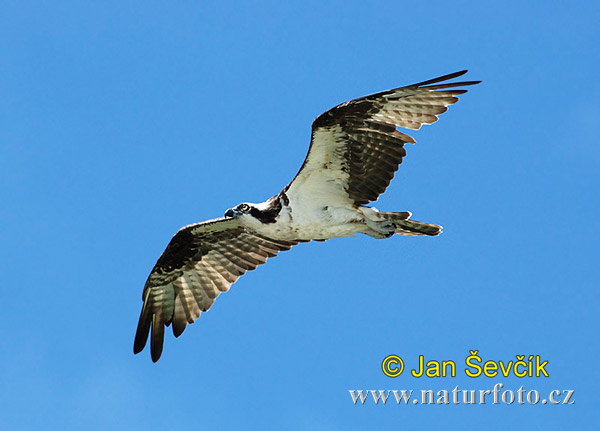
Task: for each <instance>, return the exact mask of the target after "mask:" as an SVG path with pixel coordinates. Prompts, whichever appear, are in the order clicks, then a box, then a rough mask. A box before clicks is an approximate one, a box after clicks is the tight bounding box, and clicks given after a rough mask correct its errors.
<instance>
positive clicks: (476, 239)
mask: <svg viewBox="0 0 600 431" xmlns="http://www.w3.org/2000/svg"><path fill="white" fill-rule="evenodd" d="M599 12H600V6H599V5H598V2H592V1H590V2H583V1H579V2H577V1H576V2H550V3H549V2H546V1H532V2H523V1H518V2H517V1H505V2H494V3H490V2H466V1H458V2H451V3H450V2H447V1H425V2H414V1H412V2H404V1H395V2H391V1H390V2H349V1H339V2H322V1H302V2H290V1H286V2H252V4H251V5H250V3H247V4H242V3H241V2H227V1H221V2H191V1H181V2H155V1H147V2H136V3H134V2H123V1H118V2H117V1H104V2H91V1H83V2H60V1H54V2H30V1H3V2H1V6H0V184H1V185H0V201H1V203H2V204H1V205H0V253H1V259H0V274H1V279H2V283H1V284H2V287H1V288H0V301H1V302H0V303H1V305H2V311H3V312H2V325H0V340H1V348H0V428H2V429H14V430H40V429H81V428H82V427H85V428H86V429H89V430H105V429H108V427H115V426H116V427H119V428H125V429H132V430H134V429H145V430H154V429H156V430H158V429H161V430H164V429H190V428H193V429H213V430H240V429H261V430H271V429H272V430H364V429H376V428H377V429H411V430H414V429H440V427H444V429H486V430H506V429H528V430H532V429H539V430H551V429H565V428H570V429H578V430H583V429H598V428H597V426H598V415H597V410H598V407H597V406H598V401H599V397H600V393H599V392H598V383H599V381H600V378H599V377H600V375H599V374H600V373H599V371H598V366H597V358H598V355H599V354H600V349H599V348H598V340H599V339H600V338H599V330H598V328H599V325H598V323H599V322H598V311H599V305H600V300H599V299H600V298H599V293H598V292H599V290H598V281H597V268H598V244H597V240H598V237H599V233H600V230H599V225H598V221H597V214H598V210H599V208H600V205H599V204H600V203H599V194H598V186H599V184H598V183H599V181H598V180H599V174H598V171H599V163H600V146H599V143H598V134H599V133H600V127H599V122H598V118H599V117H600V109H599V107H598V95H599V90H600V84H599V80H598V70H599V66H600V64H599V60H598V59H599V58H600V57H599V52H598V46H599V45H600V35H599V30H598V22H600V13H599ZM465 68H468V69H470V72H469V74H468V75H467V79H480V80H483V81H484V82H483V84H480V85H478V86H476V87H472V88H471V91H469V93H467V94H465V95H464V96H462V97H461V101H460V102H459V103H458V104H457V105H454V106H453V107H451V108H450V110H449V112H447V113H446V114H444V115H443V116H442V118H441V119H440V121H439V122H438V123H436V124H435V125H433V126H428V127H425V128H424V129H422V130H421V131H418V132H414V133H412V134H413V136H415V138H416V139H417V144H416V145H414V146H408V148H407V150H408V157H407V158H406V159H405V161H404V163H403V164H402V166H401V167H400V170H399V171H398V174H397V176H396V179H395V180H394V181H393V183H392V185H391V187H390V188H389V189H388V191H387V193H386V194H385V195H384V196H382V198H381V199H380V201H378V202H377V203H376V204H375V205H376V206H377V207H378V208H380V209H382V210H396V211H402V210H410V211H412V212H413V214H414V218H415V219H417V220H422V221H428V222H433V223H438V224H441V225H443V226H444V233H443V234H442V235H441V236H439V237H436V238H405V237H399V236H397V237H394V238H392V239H388V240H374V239H371V238H368V237H356V238H345V239H336V240H331V241H328V242H326V243H310V244H303V245H301V246H298V247H296V248H294V249H293V250H292V251H291V252H286V253H282V254H281V255H280V256H279V257H277V258H276V259H273V260H271V261H269V263H268V264H267V265H265V266H262V267H260V268H258V269H257V270H256V271H254V272H251V273H249V274H248V275H246V276H244V277H243V278H241V279H240V280H239V282H238V283H236V284H235V285H234V286H233V287H232V289H231V290H230V291H229V292H228V293H226V294H224V295H222V296H221V297H220V298H219V299H218V300H217V302H216V303H215V305H214V307H213V308H212V309H211V310H210V311H209V312H208V313H206V314H203V315H202V317H201V318H200V319H199V321H198V322H196V323H195V324H194V325H192V326H189V327H188V328H187V330H186V332H185V333H184V334H183V336H182V337H181V338H179V339H177V340H175V339H174V338H173V336H172V334H171V332H170V331H169V332H168V333H167V337H166V342H165V351H164V354H163V357H162V359H161V360H160V361H159V362H158V363H157V364H153V363H152V362H151V360H150V355H149V351H148V350H145V351H144V352H142V354H140V355H137V356H134V355H133V353H132V343H133V335H134V331H135V327H136V324H137V319H138V316H139V311H140V308H141V291H142V287H143V284H144V282H145V280H146V277H147V275H148V273H149V271H150V269H151V268H152V266H153V265H154V263H155V261H156V259H157V258H158V256H159V255H160V253H161V252H162V251H163V249H164V247H165V246H166V244H167V243H168V241H169V239H170V237H171V236H172V235H173V234H174V233H175V232H176V231H177V229H179V228H180V227H181V226H183V225H186V224H189V223H193V222H197V221H201V220H205V219H209V218H214V217H218V216H221V215H222V214H223V212H224V210H225V209H227V208H229V207H231V206H233V205H235V204H237V203H239V202H241V201H251V202H259V201H262V200H264V199H265V198H268V197H270V196H272V195H274V194H275V193H277V192H279V190H280V189H281V188H282V187H283V186H284V185H285V184H287V182H288V181H289V180H290V179H291V178H292V177H293V175H294V174H295V173H296V171H297V169H298V168H299V167H300V165H301V163H302V160H303V158H304V156H305V153H306V151H307V148H308V144H309V137H310V124H311V122H312V120H313V119H314V118H315V117H316V116H317V115H318V114H320V113H321V112H323V111H325V110H326V109H329V108H330V107H332V106H334V105H336V104H338V103H341V102H344V101H346V100H349V99H352V98H356V97H359V96H363V95H366V94H369V93H372V92H376V91H380V90H384V89H388V88H392V87H398V86H402V85H406V84H411V83H414V82H418V81H421V80H425V79H429V78H433V77H436V76H439V75H443V74H446V73H451V72H454V71H457V70H461V69H465ZM470 349H477V350H479V353H480V355H481V356H482V358H484V359H485V360H487V359H495V360H504V361H509V360H514V359H515V356H516V355H536V354H537V355H541V356H542V358H543V359H544V360H547V361H549V365H548V366H547V370H548V372H549V374H550V377H548V378H523V379H517V378H514V377H511V378H503V377H500V378H487V377H479V378H475V379H473V378H468V377H466V376H465V375H464V372H463V369H464V360H465V358H466V357H467V356H468V354H469V350H470ZM390 354H396V355H400V356H402V357H403V358H405V360H406V366H407V369H408V368H412V367H414V365H415V364H416V358H417V356H418V355H420V354H423V355H425V356H426V357H427V358H429V359H439V360H442V359H443V360H448V359H451V360H454V361H455V362H456V363H457V365H458V370H457V371H458V374H457V376H456V377H455V378H450V377H447V378H437V379H428V378H420V379H417V378H413V377H411V376H410V375H408V371H405V373H404V374H403V375H402V376H400V377H398V378H395V379H392V378H389V377H386V376H385V375H384V374H383V373H382V371H381V361H382V360H383V358H384V357H385V356H386V355H390ZM496 383H502V384H504V385H505V388H506V389H513V390H516V389H518V388H519V387H520V386H521V385H523V386H524V388H525V389H526V390H531V389H536V390H538V391H539V392H540V394H541V396H542V398H547V394H548V393H549V392H550V391H551V390H553V389H560V390H562V389H572V390H575V394H574V400H575V405H569V406H563V405H558V406H552V405H541V404H538V405H535V406H533V405H522V406H521V405H517V404H516V403H515V404H514V405H511V406H506V405H493V404H487V405H476V406H464V405H460V406H454V405H450V406H421V405H417V406H415V405H410V406H398V405H396V404H395V402H391V403H388V405H374V403H373V401H372V399H371V400H369V401H368V402H367V404H365V405H364V406H362V405H354V404H353V403H352V399H351V397H350V395H349V393H348V390H350V389H385V390H388V389H389V390H393V389H413V390H415V392H419V391H420V390H421V389H435V390H441V389H446V390H452V389H453V388H454V387H455V386H457V385H458V386H459V387H460V388H463V389H490V388H492V387H493V385H494V384H496Z"/></svg>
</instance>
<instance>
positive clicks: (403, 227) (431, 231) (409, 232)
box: [380, 211, 442, 236]
mask: <svg viewBox="0 0 600 431" xmlns="http://www.w3.org/2000/svg"><path fill="white" fill-rule="evenodd" d="M380 214H381V215H383V216H384V217H385V218H386V219H388V220H392V221H393V222H394V224H395V225H396V234H398V235H406V236H413V235H430V236H436V235H439V234H440V233H441V232H442V227H441V226H438V225H437V224H431V223H423V222H420V221H416V220H409V218H410V216H411V215H412V214H411V213H410V212H408V211H406V212H384V213H380Z"/></svg>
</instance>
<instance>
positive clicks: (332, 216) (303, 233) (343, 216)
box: [256, 207, 365, 240]
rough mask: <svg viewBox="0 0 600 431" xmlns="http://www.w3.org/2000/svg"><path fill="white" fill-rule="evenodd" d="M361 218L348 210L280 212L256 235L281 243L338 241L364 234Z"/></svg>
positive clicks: (259, 229)
mask: <svg viewBox="0 0 600 431" xmlns="http://www.w3.org/2000/svg"><path fill="white" fill-rule="evenodd" d="M364 228H365V224H364V221H363V217H362V216H361V214H359V213H358V212H356V210H354V209H352V208H344V207H338V208H327V210H325V209H319V210H317V211H315V210H313V211H306V212H304V213H300V212H298V211H296V212H293V211H292V213H291V214H290V213H288V212H284V211H282V212H281V213H280V217H279V218H278V220H277V222H276V223H271V224H263V225H262V226H260V227H257V229H256V230H257V231H258V232H259V233H261V234H263V235H265V236H268V237H270V238H274V239H283V240H294V239H300V240H316V239H329V238H341V237H346V236H352V235H354V234H356V233H360V232H364Z"/></svg>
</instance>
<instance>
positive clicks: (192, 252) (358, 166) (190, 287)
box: [133, 70, 481, 362]
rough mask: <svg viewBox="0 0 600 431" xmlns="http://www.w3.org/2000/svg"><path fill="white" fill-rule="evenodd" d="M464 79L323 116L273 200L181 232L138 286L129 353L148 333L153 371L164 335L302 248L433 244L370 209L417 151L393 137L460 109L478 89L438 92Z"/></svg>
mask: <svg viewBox="0 0 600 431" xmlns="http://www.w3.org/2000/svg"><path fill="white" fill-rule="evenodd" d="M466 72H467V71H466V70H463V71H461V72H456V73H452V74H449V75H445V76H441V77H439V78H435V79H431V80H428V81H424V82H419V83H417V84H413V85H408V86H406V87H400V88H396V89H393V90H388V91H383V92H381V93H376V94H372V95H370V96H365V97H361V98H359V99H355V100H351V101H349V102H346V103H342V104H341V105H338V106H335V107H334V108H332V109H330V110H329V111H326V112H324V113H323V114H321V115H319V116H318V117H317V118H316V119H315V121H314V122H313V124H312V138H311V143H310V148H309V150H308V154H307V156H306V159H305V160H304V163H303V164H302V167H301V168H300V171H299V172H298V173H297V174H296V176H295V177H294V179H293V180H292V182H291V183H289V184H288V185H287V186H285V188H284V189H283V190H282V191H281V192H279V194H277V195H275V196H273V197H272V198H270V199H267V200H266V201H265V202H262V203H259V204H253V203H241V204H239V205H238V206H236V207H234V208H231V209H228V210H227V211H226V212H225V216H224V217H222V218H217V219H213V220H208V221H204V222H201V223H196V224H191V225H189V226H186V227H183V228H182V229H180V230H179V231H178V232H177V233H176V234H175V236H174V237H173V238H172V239H171V241H170V242H169V244H168V245H167V248H166V249H165V251H164V252H163V254H162V255H161V256H160V258H159V259H158V261H157V262H156V265H154V268H153V269H152V272H151V273H150V276H149V277H148V280H147V281H146V284H145V286H144V291H143V294H142V299H143V301H144V303H143V306H142V312H141V315H140V319H139V323H138V326H137V332H136V335H135V341H134V346H133V351H134V353H139V352H140V351H142V350H143V348H144V346H145V345H146V341H147V339H148V334H149V333H151V338H150V352H151V356H152V360H153V361H154V362H156V361H158V359H159V358H160V355H161V353H162V349H163V339H164V331H165V326H169V325H171V324H172V329H173V334H174V335H175V337H179V336H180V335H181V334H182V333H183V331H184V329H185V327H186V325H187V324H188V323H190V324H191V323H194V321H195V320H196V319H198V317H199V316H200V313H201V312H203V311H208V309H209V308H210V307H211V306H212V304H213V302H214V301H215V299H216V298H217V296H219V294H220V293H221V292H226V291H227V290H229V287H230V286H231V285H232V284H233V283H234V282H235V281H236V280H237V279H238V278H239V277H240V276H241V275H243V274H244V273H245V272H246V271H251V270H253V269H255V268H256V267H257V266H258V265H261V264H263V263H265V262H266V261H267V259H268V258H269V257H273V256H275V255H276V254H277V253H279V252H280V251H284V250H289V249H290V248H291V247H292V246H294V245H296V244H298V243H300V242H308V241H313V240H314V241H325V240H327V239H329V238H338V237H346V236H352V235H354V234H356V233H362V234H365V235H369V236H371V237H373V238H388V237H391V236H392V235H394V234H399V235H438V234H439V233H440V232H441V230H442V228H441V226H438V225H435V224H429V223H423V222H419V221H415V220H410V216H411V213H410V212H408V211H403V212H380V211H378V210H377V209H375V208H372V207H368V206H366V204H368V203H369V202H371V201H376V200H377V198H378V196H379V195H380V194H381V193H383V192H384V191H385V189H386V188H387V186H388V185H389V183H390V181H391V180H392V178H393V177H394V172H395V171H397V170H398V165H399V164H400V163H401V162H402V158H403V157H404V156H405V155H406V151H405V149H404V144H405V143H407V142H409V143H412V144H414V143H415V140H414V139H413V138H412V137H410V136H408V135H406V134H404V133H402V132H400V131H399V130H398V128H399V127H403V128H406V129H413V130H417V129H419V128H421V126H422V125H423V124H431V123H434V122H435V121H437V119H438V117H437V116H438V115H439V114H441V113H443V112H445V111H446V110H447V106H448V105H452V104H453V103H456V102H457V101H458V98H457V97H456V96H458V95H460V94H463V93H466V92H467V90H464V89H457V87H461V86H467V85H473V84H477V83H479V82H481V81H464V82H453V83H448V82H446V83H442V82H443V81H447V80H450V79H452V78H456V77H458V76H461V75H464V74H465V73H466Z"/></svg>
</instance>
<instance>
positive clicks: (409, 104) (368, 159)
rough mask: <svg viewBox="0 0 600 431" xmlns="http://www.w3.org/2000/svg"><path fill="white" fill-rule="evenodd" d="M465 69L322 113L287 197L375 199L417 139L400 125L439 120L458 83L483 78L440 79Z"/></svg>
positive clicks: (453, 99) (418, 125) (364, 201)
mask: <svg viewBox="0 0 600 431" xmlns="http://www.w3.org/2000/svg"><path fill="white" fill-rule="evenodd" d="M465 73H467V71H466V70H463V71H461V72H456V73H452V74H450V75H445V76H441V77H439V78H435V79H431V80H428V81H424V82H419V83H418V84H413V85H408V86H406V87H401V88H396V89H394V90H388V91H383V92H381V93H376V94H372V95H370V96H365V97H361V98H360V99H355V100H351V101H349V102H346V103H342V104H341V105H338V106H336V107H334V108H332V109H330V110H329V111H326V112H324V113H323V114H321V115H319V116H318V117H317V118H316V119H315V121H314V122H313V125H312V139H311V144H310V148H309V150H308V155H307V156H306V159H305V160H304V164H303V165H302V167H301V168H300V171H299V172H298V174H297V175H296V177H295V178H294V180H293V181H292V182H291V183H290V184H289V185H288V186H287V188H286V189H284V191H285V192H286V194H287V196H288V197H289V198H290V199H301V200H303V198H304V199H310V200H312V201H314V199H318V196H323V200H324V201H325V200H330V199H332V198H333V197H335V196H337V197H338V198H342V199H344V200H345V201H346V202H348V201H350V202H353V203H354V204H356V205H364V204H367V203H369V202H370V201H375V200H377V198H378V197H379V195H380V194H381V193H383V192H384V191H385V189H386V188H387V186H388V185H389V184H390V181H391V180H392V178H393V177H394V173H395V172H396V171H397V170H398V165H399V164H400V163H402V158H403V157H404V156H405V155H406V151H405V149H404V147H403V146H404V144H405V143H407V142H410V143H415V140H414V139H413V138H412V137H410V136H408V135H406V134H404V133H402V132H400V131H399V130H398V127H403V128H406V129H413V130H417V129H419V128H421V126H422V125H423V124H432V123H434V122H436V121H437V120H438V115H440V114H442V113H443V112H446V110H447V109H448V108H447V106H448V105H452V104H453V103H456V102H457V101H458V97H456V96H458V95H460V94H463V93H466V92H467V90H464V89H456V87H463V86H467V85H473V84H477V83H479V82H481V81H465V82H453V83H444V84H439V83H440V82H443V81H447V80H450V79H452V78H456V77H458V76H461V75H464V74H465Z"/></svg>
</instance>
